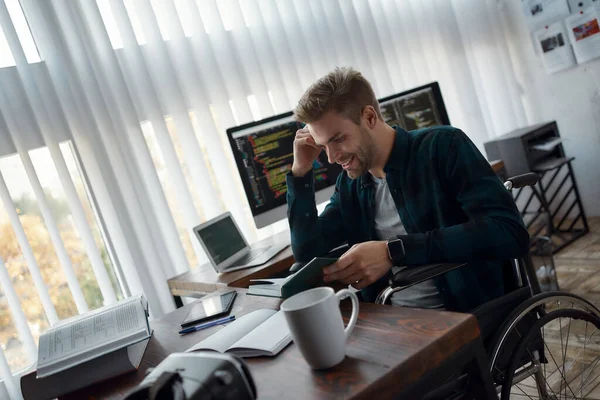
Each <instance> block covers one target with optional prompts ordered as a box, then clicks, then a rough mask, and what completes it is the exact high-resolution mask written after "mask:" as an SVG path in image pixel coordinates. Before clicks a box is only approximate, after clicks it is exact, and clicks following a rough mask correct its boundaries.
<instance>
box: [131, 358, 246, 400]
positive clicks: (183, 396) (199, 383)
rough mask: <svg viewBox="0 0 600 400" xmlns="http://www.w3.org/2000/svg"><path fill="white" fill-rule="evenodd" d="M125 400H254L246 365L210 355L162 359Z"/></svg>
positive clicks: (240, 361)
mask: <svg viewBox="0 0 600 400" xmlns="http://www.w3.org/2000/svg"><path fill="white" fill-rule="evenodd" d="M125 399H126V400H163V399H165V400H166V399H169V400H170V399H174V400H217V399H219V400H229V399H231V400H234V399H235V400H255V399H256V387H255V386H254V381H253V380H252V376H251V375H250V371H249V370H248V367H247V365H246V363H245V362H244V361H243V360H242V359H240V358H237V357H234V356H231V355H228V354H220V353H213V352H195V353H174V354H171V355H170V356H168V357H167V358H165V359H164V360H163V361H162V362H161V363H160V364H158V366H157V367H156V368H153V369H151V370H150V369H149V374H148V375H147V376H146V378H145V379H144V380H143V381H142V383H141V384H140V385H139V386H138V387H136V388H135V389H134V390H133V391H132V392H130V393H129V394H128V395H127V397H125Z"/></svg>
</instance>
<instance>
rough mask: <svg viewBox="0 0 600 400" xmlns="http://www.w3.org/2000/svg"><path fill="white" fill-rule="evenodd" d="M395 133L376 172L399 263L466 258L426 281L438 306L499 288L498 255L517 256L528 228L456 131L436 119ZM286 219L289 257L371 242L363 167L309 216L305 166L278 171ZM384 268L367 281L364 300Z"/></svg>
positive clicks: (470, 303) (369, 187)
mask: <svg viewBox="0 0 600 400" xmlns="http://www.w3.org/2000/svg"><path fill="white" fill-rule="evenodd" d="M395 129H396V139H395V142H394V148H393V150H392V153H391V155H390V159H389V160H388V163H387V164H386V166H385V168H384V171H385V173H386V180H387V184H388V187H389V189H390V192H391V194H392V197H393V199H394V202H395V203H396V207H397V208H398V214H399V215H400V219H401V220H402V224H403V225H404V227H405V228H406V231H407V234H406V235H399V236H398V237H399V238H401V239H402V240H403V242H404V247H405V251H406V256H405V258H404V262H403V264H404V265H406V266H409V267H410V266H415V265H420V264H428V263H437V262H467V263H469V265H467V266H464V267H461V268H459V269H456V270H454V271H451V272H449V273H446V274H444V275H442V276H439V277H437V278H435V279H434V282H435V284H436V286H437V288H438V290H439V292H440V295H441V296H442V299H443V300H444V305H445V307H446V308H447V309H448V310H456V311H468V310H471V309H473V308H475V307H477V306H478V305H480V304H482V303H484V302H487V301H489V300H492V299H494V298H496V297H498V296H500V295H502V294H503V293H504V283H503V282H504V281H503V271H502V264H503V262H502V261H503V260H508V259H512V258H518V257H522V256H524V255H525V254H527V251H528V249H529V235H528V233H527V230H526V229H525V226H524V225H523V221H522V219H521V216H520V214H519V212H518V210H517V208H516V206H515V204H514V201H513V199H512V196H511V195H510V193H509V192H508V191H507V190H506V189H505V188H504V186H503V184H502V182H501V181H500V179H498V177H497V176H496V175H495V173H494V171H493V170H492V168H491V166H490V165H489V163H488V162H487V161H486V159H485V158H484V157H483V155H482V154H481V153H480V152H479V150H478V149H477V148H476V147H475V145H474V144H473V143H472V142H471V140H470V139H469V138H468V137H467V136H466V135H465V134H464V133H463V132H462V131H460V130H459V129H456V128H453V127H450V126H443V127H435V128H427V129H421V130H417V131H411V132H407V131H405V130H403V129H402V128H399V127H395ZM286 179H287V187H288V192H287V203H288V219H289V223H290V229H291V237H292V249H293V252H294V257H295V258H296V259H297V260H299V261H308V260H310V259H312V258H313V257H317V256H324V255H326V254H327V253H328V252H329V251H330V250H331V249H333V248H335V247H337V246H339V245H341V244H343V243H345V242H347V243H348V244H349V245H350V246H352V245H353V244H356V243H360V242H365V241H369V240H376V235H375V231H374V211H375V208H374V207H375V202H374V187H373V183H372V180H371V175H370V174H369V173H368V172H367V173H366V174H365V175H363V176H361V177H359V178H358V179H350V178H349V177H348V175H347V174H346V172H342V173H341V174H340V175H339V177H338V179H337V183H336V187H335V193H334V194H333V196H332V197H331V200H330V203H329V205H327V207H326V208H325V210H324V211H323V213H322V214H321V215H319V216H317V209H316V205H315V196H314V185H313V174H312V172H310V173H308V174H307V175H306V176H304V177H293V176H292V175H291V173H289V174H288V175H287V178H286ZM388 280H389V274H388V275H386V276H384V277H383V278H382V279H380V280H379V281H378V282H376V283H374V284H372V285H371V286H369V287H368V288H365V289H363V291H362V292H363V298H364V299H365V300H366V301H373V300H374V298H375V296H376V295H377V293H378V292H379V291H380V290H381V289H382V288H383V287H385V286H386V285H387V282H388Z"/></svg>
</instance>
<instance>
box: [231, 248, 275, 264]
mask: <svg viewBox="0 0 600 400" xmlns="http://www.w3.org/2000/svg"><path fill="white" fill-rule="evenodd" d="M267 249H268V247H259V248H257V249H251V250H250V252H249V253H248V254H246V255H245V256H244V257H242V258H240V259H239V260H238V261H237V263H236V264H247V263H249V262H251V261H253V260H254V259H255V258H257V257H258V256H260V255H261V254H263V253H264V252H265V251H267Z"/></svg>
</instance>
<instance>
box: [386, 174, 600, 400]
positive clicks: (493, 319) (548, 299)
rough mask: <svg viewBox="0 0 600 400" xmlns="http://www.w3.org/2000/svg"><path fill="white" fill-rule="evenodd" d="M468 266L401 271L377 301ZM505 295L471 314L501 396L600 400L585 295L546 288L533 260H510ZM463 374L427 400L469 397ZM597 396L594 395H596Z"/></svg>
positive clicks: (599, 348) (593, 321)
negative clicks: (537, 274) (540, 280)
mask: <svg viewBox="0 0 600 400" xmlns="http://www.w3.org/2000/svg"><path fill="white" fill-rule="evenodd" d="M537 180H538V176H537V175H536V174H534V173H530V174H525V175H520V176H517V177H514V178H510V179H508V180H507V181H506V182H505V183H504V185H505V187H506V188H507V190H509V191H511V190H512V189H513V188H514V189H517V188H520V187H525V186H532V185H535V184H536V183H537ZM465 265H466V264H435V265H424V266H418V267H414V268H410V269H404V270H401V271H399V272H397V273H396V274H395V275H394V276H393V277H392V278H391V279H390V285H389V286H388V287H387V288H385V289H384V290H383V291H381V292H380V293H379V296H378V297H377V300H376V303H378V304H389V303H390V300H391V298H392V295H393V294H394V293H396V292H398V291H401V290H404V289H406V288H408V287H411V286H414V285H416V284H418V283H421V282H424V281H427V280H429V279H432V278H434V277H436V276H439V275H442V274H445V273H447V272H449V271H452V270H454V269H456V268H461V267H463V266H465ZM504 269H505V270H504V271H503V272H504V277H505V279H504V280H505V289H506V290H505V292H506V294H504V295H503V296H501V297H499V298H497V299H494V300H492V301H490V302H488V303H485V304H483V305H481V306H479V307H478V308H476V309H474V310H472V311H471V313H472V314H474V315H475V317H476V318H477V320H478V323H479V327H480V331H481V337H482V339H483V343H484V347H485V350H486V353H487V356H488V360H489V372H490V374H491V376H492V379H493V382H494V385H495V387H496V393H498V394H499V395H500V399H501V400H507V399H543V400H558V399H600V333H599V329H600V310H599V309H598V308H596V307H595V306H594V305H593V304H592V303H590V302H589V301H587V300H585V299H584V298H582V297H579V296H576V295H574V294H570V293H566V292H560V291H555V292H545V293H542V292H541V290H540V286H539V283H538V281H537V277H536V273H535V269H534V267H533V263H532V262H531V257H530V256H528V257H526V258H523V259H514V260H509V261H507V262H505V266H504ZM467 379H468V378H467V376H466V375H465V374H463V375H461V373H460V372H458V373H456V374H455V376H452V377H450V378H448V381H447V383H446V384H444V385H442V386H441V387H439V388H437V389H435V390H434V392H432V393H431V394H430V395H428V397H427V399H429V398H432V399H434V398H436V399H437V398H442V399H459V398H464V388H465V387H466V386H465V385H466V383H465V382H466V380H467ZM594 390H596V391H597V393H598V395H595V394H594V396H593V397H590V396H591V392H592V391H594Z"/></svg>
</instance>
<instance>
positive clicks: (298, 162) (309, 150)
mask: <svg viewBox="0 0 600 400" xmlns="http://www.w3.org/2000/svg"><path fill="white" fill-rule="evenodd" d="M320 152H321V148H320V147H319V146H317V144H316V143H315V140H314V139H313V137H312V136H311V135H310V132H309V131H308V127H306V126H305V127H304V128H302V129H299V130H298V131H296V138H295V139H294V164H292V175H294V176H296V177H299V176H304V175H306V174H307V173H308V171H310V170H311V168H312V164H313V161H315V159H316V158H317V156H318V155H319V153H320Z"/></svg>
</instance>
